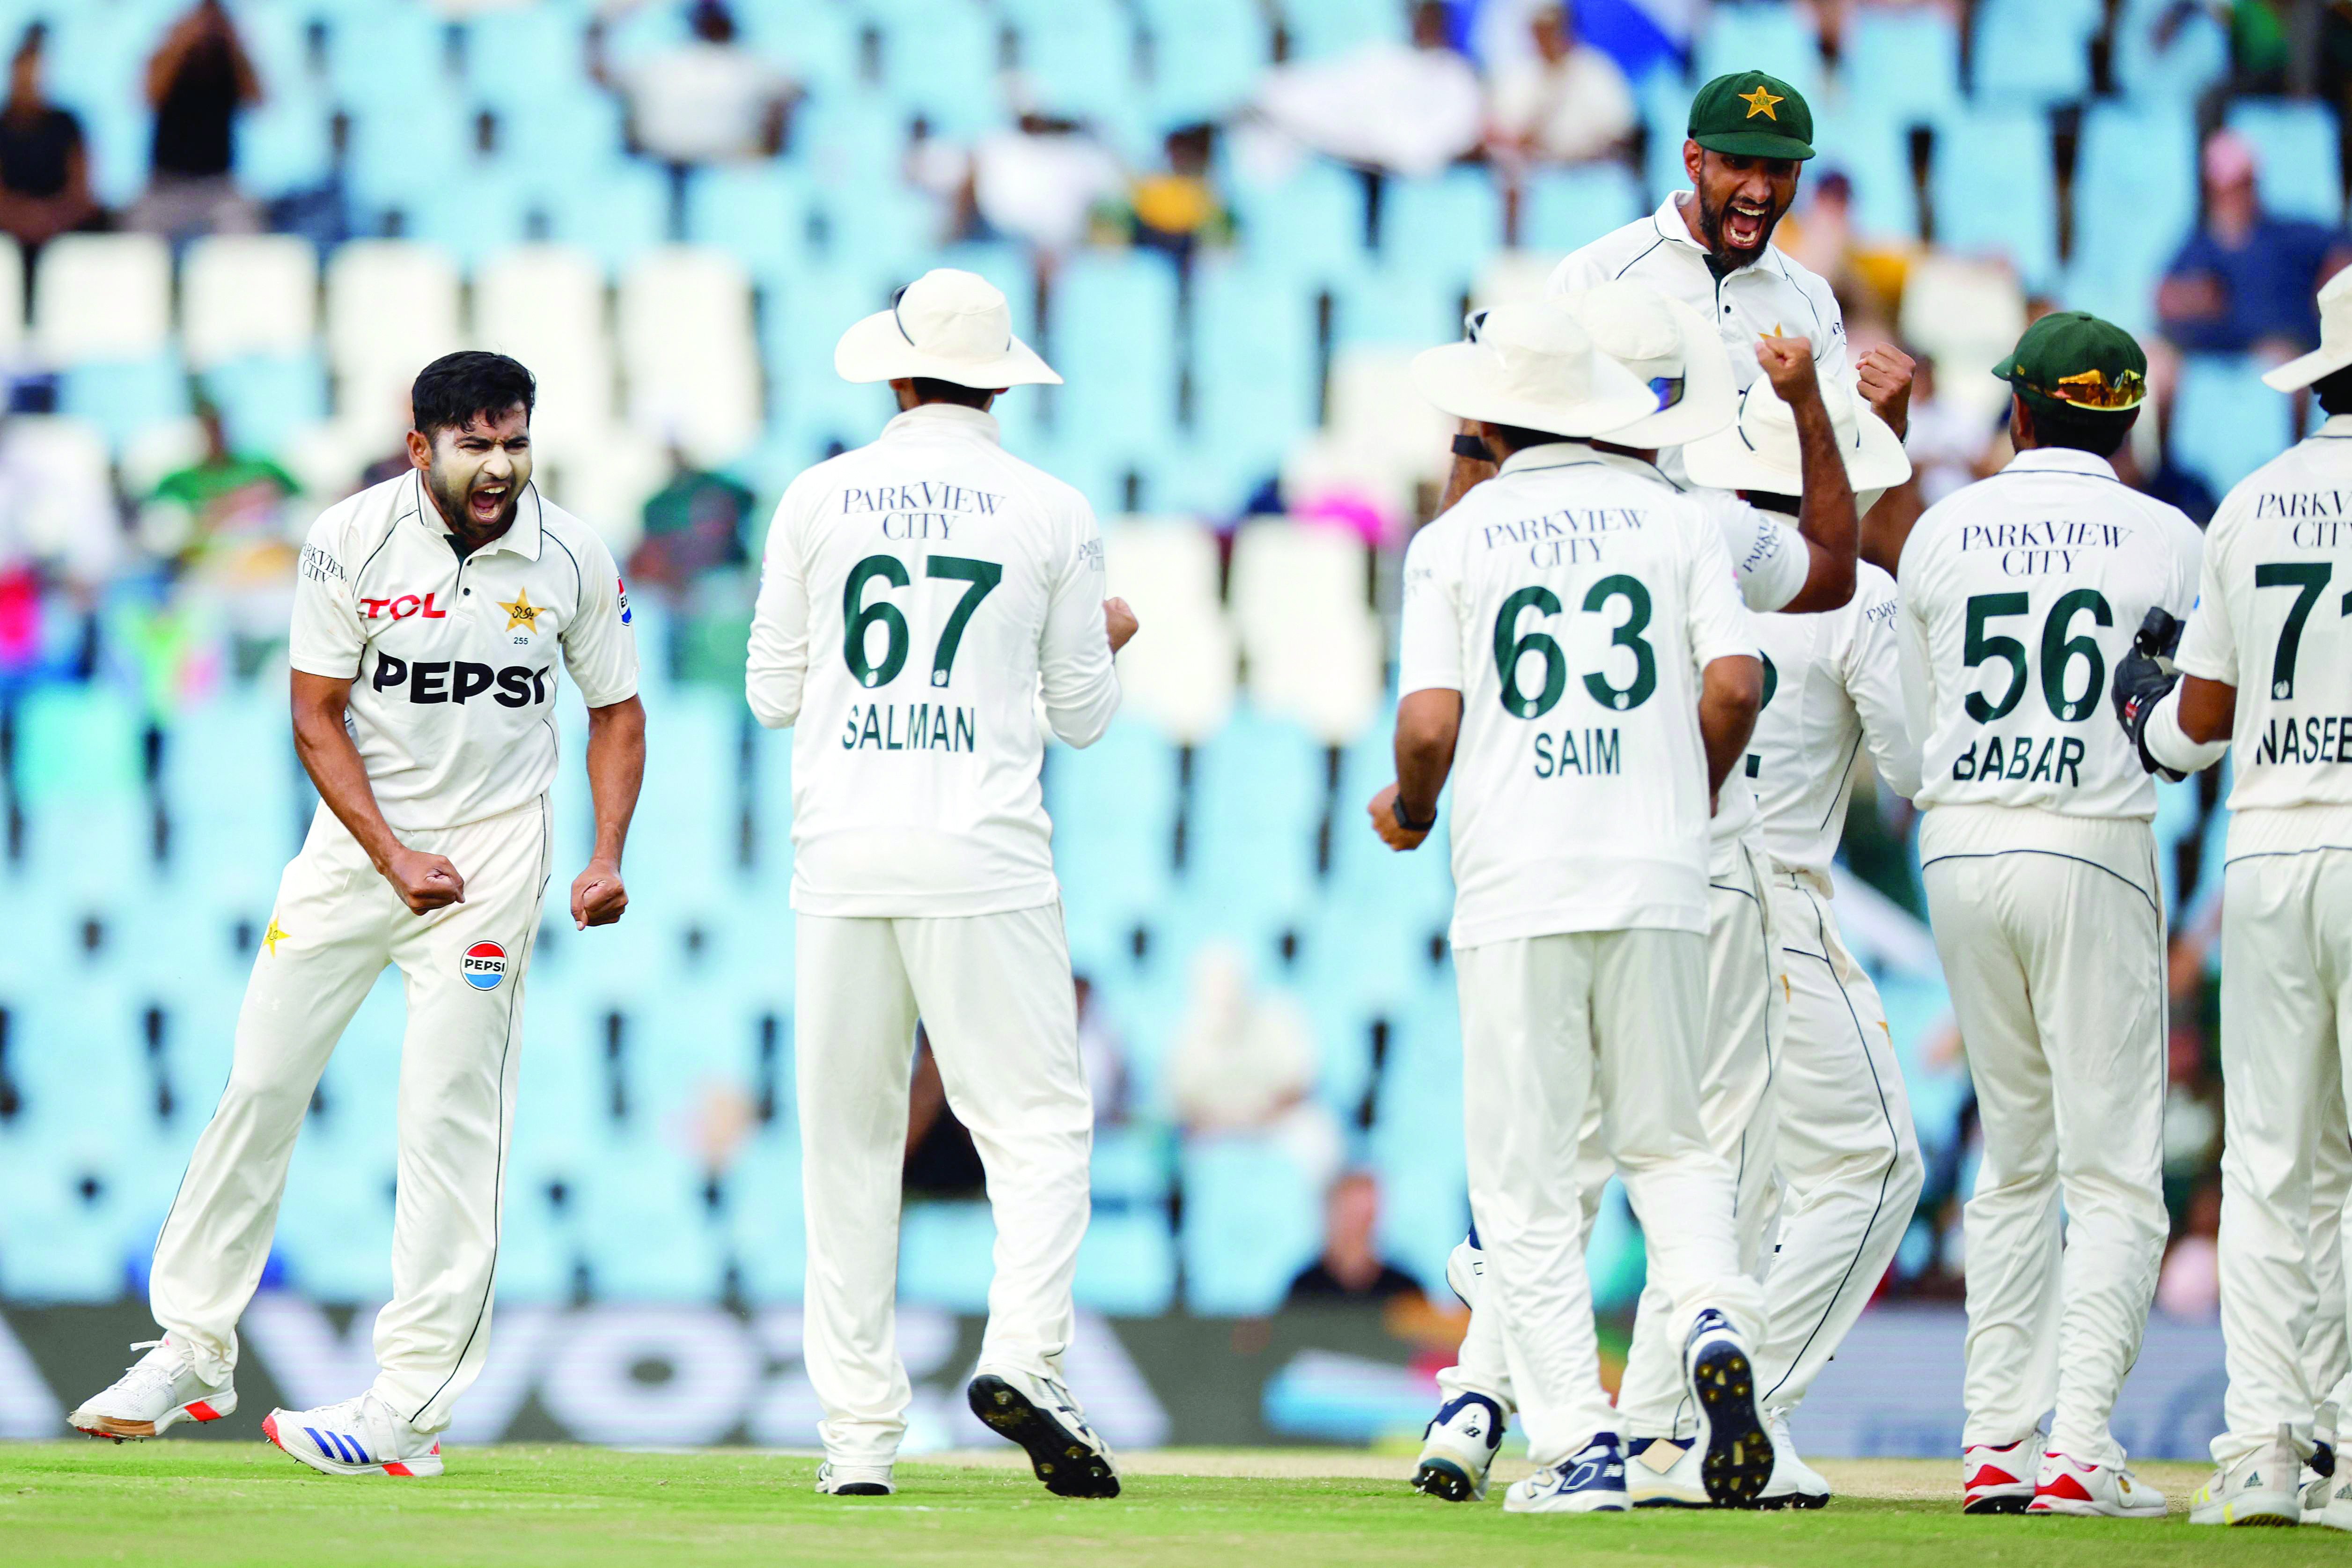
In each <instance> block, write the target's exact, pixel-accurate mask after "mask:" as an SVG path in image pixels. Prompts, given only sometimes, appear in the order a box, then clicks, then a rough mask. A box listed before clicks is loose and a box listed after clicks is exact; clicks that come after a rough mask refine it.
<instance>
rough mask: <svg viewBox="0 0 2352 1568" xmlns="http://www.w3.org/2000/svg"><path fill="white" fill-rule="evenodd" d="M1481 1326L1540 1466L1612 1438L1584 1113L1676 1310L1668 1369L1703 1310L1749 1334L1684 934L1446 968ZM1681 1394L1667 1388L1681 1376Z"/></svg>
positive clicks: (1591, 940) (1697, 982)
mask: <svg viewBox="0 0 2352 1568" xmlns="http://www.w3.org/2000/svg"><path fill="white" fill-rule="evenodd" d="M1454 972H1455V977H1456V980H1457V983H1458V985H1459V988H1460V994H1461V1008H1462V1056H1463V1080H1464V1089H1463V1108H1464V1118H1463V1120H1464V1124H1465V1135H1466V1140H1467V1145H1468V1151H1469V1175H1470V1207H1471V1213H1472V1215H1473V1216H1474V1218H1475V1224H1476V1225H1477V1227H1478V1233H1479V1239H1480V1241H1481V1242H1482V1243H1483V1244H1484V1247H1485V1251H1486V1277H1485V1283H1484V1286H1483V1288H1482V1290H1481V1294H1480V1309H1481V1310H1480V1311H1479V1312H1478V1314H1477V1316H1478V1317H1479V1318H1481V1319H1490V1318H1491V1320H1492V1323H1491V1327H1490V1329H1489V1332H1491V1333H1495V1334H1496V1337H1497V1338H1499V1340H1500V1342H1501V1347H1502V1353H1503V1360H1504V1363H1505V1367H1506V1370H1507V1383H1508V1385H1509V1388H1510V1389H1511V1390H1512V1391H1515V1392H1516V1394H1517V1405H1518V1407H1519V1409H1520V1411H1521V1412H1522V1418H1523V1421H1524V1423H1525V1429H1526V1432H1527V1438H1528V1457H1529V1458H1532V1459H1534V1460H1535V1462H1536V1463H1537V1464H1538V1465H1547V1464H1553V1463H1557V1462H1559V1461H1560V1460H1562V1459H1566V1458H1569V1457H1570V1456H1571V1455H1573V1454H1575V1453H1577V1452H1578V1451H1579V1450H1580V1449H1581V1448H1583V1447H1585V1445H1586V1444H1588V1443H1590V1442H1591V1440H1592V1438H1593V1436H1595V1435H1596V1434H1598V1433H1601V1432H1615V1431H1617V1430H1619V1423H1618V1419H1617V1415H1616V1413H1615V1412H1613V1411H1612V1410H1611V1408H1610V1406H1609V1396H1608V1394H1607V1392H1606V1391H1605V1390H1604V1389H1603V1388H1602V1387H1601V1361H1600V1352H1599V1346H1598V1344H1597V1342H1596V1341H1595V1339H1594V1335H1593V1325H1592V1295H1591V1282H1590V1281H1589V1280H1588V1279H1587V1278H1586V1276H1585V1272H1584V1245H1585V1236H1586V1229H1587V1226H1586V1219H1585V1206H1586V1205H1585V1203H1584V1201H1583V1199H1582V1197H1581V1195H1580V1187H1581V1185H1582V1184H1583V1183H1582V1180H1581V1178H1580V1175H1579V1174H1578V1160H1577V1152H1578V1145H1579V1143H1580V1140H1581V1138H1582V1135H1583V1131H1584V1128H1585V1124H1586V1120H1587V1117H1588V1114H1589V1112H1590V1110H1591V1108H1592V1107H1593V1106H1594V1105H1596V1104H1597V1105H1598V1106H1600V1107H1601V1113H1602V1119H1603V1121H1604V1123H1605V1125H1606V1127H1607V1140H1608V1145H1609V1152H1610V1154H1611V1156H1612V1159H1613V1161H1614V1163H1615V1165H1616V1169H1617V1172H1618V1174H1619V1175H1620V1176H1621V1177H1622V1180H1623V1181H1624V1184H1625V1190H1626V1194H1627V1195H1628V1196H1629V1197H1630V1198H1631V1199H1632V1200H1633V1211H1634V1213H1635V1214H1636V1215H1638V1216H1639V1217H1640V1219H1641V1221H1642V1226H1643V1235H1644V1236H1645V1237H1647V1238H1648V1242H1649V1264H1650V1283H1651V1286H1652V1287H1653V1288H1654V1289H1657V1290H1658V1291H1659V1292H1660V1294H1661V1296H1662V1298H1663V1299H1664V1300H1667V1301H1669V1302H1670V1303H1671V1311H1672V1313H1673V1322H1672V1324H1671V1325H1668V1327H1670V1328H1671V1330H1672V1339H1673V1350H1674V1352H1675V1356H1676V1360H1677V1362H1678V1361H1679V1352H1680V1351H1681V1348H1682V1342H1683V1339H1684V1337H1685V1335H1686V1334H1687V1332H1688V1330H1689V1325H1690V1321H1691V1318H1692V1316H1693V1315H1694V1314H1695V1313H1696V1312H1697V1311H1698V1310H1700V1309H1701V1308H1703V1307H1709V1306H1712V1307H1715V1308H1717V1309H1719V1310H1722V1311H1723V1312H1724V1313H1725V1314H1726V1315H1727V1316H1728V1317H1729V1318H1730V1319H1731V1320H1732V1321H1733V1323H1734V1325H1735V1326H1736V1327H1738V1329H1740V1331H1742V1332H1744V1333H1750V1334H1752V1333H1753V1332H1754V1331H1755V1330H1756V1328H1757V1327H1758V1326H1759V1323H1760V1321H1761V1307H1762V1301H1761V1298H1760V1296H1759V1292H1758V1290H1757V1287H1756V1282H1755V1280H1754V1279H1752V1278H1751V1277H1750V1276H1749V1275H1748V1272H1747V1271H1746V1270H1745V1269H1744V1268H1742V1267H1741V1262H1740V1258H1739V1247H1738V1240H1737V1238H1736V1237H1735V1236H1734V1233H1733V1221H1732V1203H1733V1192H1734V1182H1733V1174H1732V1170H1731V1167H1730V1164H1729V1163H1728V1162H1727V1161H1726V1160H1725V1159H1724V1158H1723V1157H1722V1156H1721V1155H1720V1154H1719V1153H1717V1151H1716V1149H1715V1147H1714V1145H1713V1143H1712V1142H1711V1141H1710V1139H1709V1137H1708V1135H1707V1131H1706V1127H1705V1125H1704V1124H1703V1122H1702V1121H1701V1118H1700V1115H1699V1079H1700V1076H1701V1073H1702V1071H1703V1069H1704V1064H1705V1058H1706V1050H1705V1047H1704V1042H1703V1036H1702V1031H1703V1027H1704V1025H1703V1018H1704V1004H1703V1001H1702V998H1703V997H1704V995H1705V985H1706V940H1705V939H1704V938H1702V937H1701V936H1700V935H1699V934H1698V933H1697V932H1696V931H1648V930H1643V931H1583V932H1576V933H1572V934H1564V935H1556V936H1539V937H1528V938H1522V939H1518V940H1515V941H1507V942H1486V943H1481V944H1480V945H1478V946H1476V947H1468V948H1463V949H1461V950H1459V951H1457V952H1455V954H1454ZM1676 1381H1677V1382H1679V1381H1680V1379H1679V1368H1678V1367H1677V1377H1676Z"/></svg>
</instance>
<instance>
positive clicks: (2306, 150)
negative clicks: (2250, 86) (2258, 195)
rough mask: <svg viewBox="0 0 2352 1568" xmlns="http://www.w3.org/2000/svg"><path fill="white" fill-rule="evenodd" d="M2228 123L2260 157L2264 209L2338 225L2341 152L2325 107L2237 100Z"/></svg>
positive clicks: (2341, 215) (2341, 205)
mask: <svg viewBox="0 0 2352 1568" xmlns="http://www.w3.org/2000/svg"><path fill="white" fill-rule="evenodd" d="M2229 124H2230V129H2231V130H2232V131H2235V132H2238V134H2240V135H2241V136H2243V137H2245V138H2246V139H2247V140H2249V141H2251V142H2253V144H2254V147H2255V149H2256V151H2257V153H2259V155H2260V157H2261V160H2262V175H2261V188H2262V197H2263V205H2264V206H2266V207H2268V208H2270V210H2271V211H2273V212H2274V213H2278V214H2281V215H2283V216H2290V217H2303V218H2310V219H2312V220H2313V221H2314V222H2316V223H2325V224H2337V223H2341V222H2343V221H2344V163H2343V148H2342V144H2341V142H2339V141H2338V140H2337V136H2336V115H2335V113H2334V111H2333V110H2330V109H2329V108H2328V107H2327V105H2326V104H2325V103H2322V102H2320V101H2318V100H2304V101H2299V102H2298V101H2290V100H2280V99H2242V100H2239V101H2238V102H2236V103H2233V104H2231V106H2230V114H2229Z"/></svg>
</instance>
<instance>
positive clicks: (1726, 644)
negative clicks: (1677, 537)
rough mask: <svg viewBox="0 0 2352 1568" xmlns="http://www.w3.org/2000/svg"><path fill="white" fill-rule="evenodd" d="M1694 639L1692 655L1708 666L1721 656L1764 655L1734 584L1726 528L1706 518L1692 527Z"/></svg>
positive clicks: (1691, 599) (1691, 633)
mask: <svg viewBox="0 0 2352 1568" xmlns="http://www.w3.org/2000/svg"><path fill="white" fill-rule="evenodd" d="M1692 534H1693V543H1694V545H1695V548H1694V549H1693V551H1692V552H1691V563H1690V579H1689V596H1690V643H1691V659H1692V662H1693V663H1695V664H1696V666H1697V667H1698V668H1701V669H1705V668H1706V667H1707V666H1708V665H1710V664H1713V663H1714V662H1715V661H1716V660H1717V659H1718V658H1743V657H1744V658H1759V657H1761V656H1760V655H1759V651H1758V649H1757V646H1756V630H1755V628H1754V627H1753V626H1750V625H1749V624H1748V606H1747V605H1744V604H1742V603H1741V602H1740V598H1739V591H1738V588H1737V587H1735V586H1734V585H1733V572H1732V566H1731V552H1729V551H1727V550H1726V549H1725V548H1724V545H1723V533H1722V531H1721V530H1719V529H1717V527H1716V526H1715V525H1714V524H1713V523H1712V522H1710V521H1707V520H1706V518H1700V519H1699V520H1698V526H1697V527H1696V528H1695V529H1693V530H1692Z"/></svg>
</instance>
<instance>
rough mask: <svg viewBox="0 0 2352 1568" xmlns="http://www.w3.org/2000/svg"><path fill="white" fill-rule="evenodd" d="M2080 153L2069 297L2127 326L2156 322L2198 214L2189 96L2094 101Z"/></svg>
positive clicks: (2078, 307) (2076, 304) (2134, 328)
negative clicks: (2159, 289)
mask: <svg viewBox="0 0 2352 1568" xmlns="http://www.w3.org/2000/svg"><path fill="white" fill-rule="evenodd" d="M2078 149H2079V150H2078V152H2077V153H2076V154H2075V160H2076V161H2075V174H2074V258H2073V259H2072V261H2071V262H2070V264H2069V266H2068V268H2067V274H2066V292H2065V300H2066V303H2067V304H2068V305H2069V306H2071V307H2072V308H2074V309H2076V310H2089V311H2091V312H2092V313H2093V314H2095V315H2099V316H2104V317H2105V318H2106V319H2107V320H2109V321H2114V322H2116V324H2117V325H2119V326H2122V327H2124V328H2125V329H2126V330H2127V331H2134V332H2142V331H2148V330H2150V329H2151V328H2152V327H2153V326H2154V325H2155V310H2156V285H2157V282H2158V279H2161V278H2162V277H2163V275H2164V269H2165V268H2167V267H2168V266H2169V265H2170V263H2171V260H2172V258H2173V257H2174V255H2176V254H2177V253H2178V252H2179V248H2180V246H2181V243H2182V242H2183V241H2184V240H2186V239H2187V238H2188V237H2189V231H2190V229H2191V228H2192V227H2193V226H2195V224H2196V221H2197V135H2196V129H2195V125H2194V123H2193V122H2192V121H2191V119H2190V115H2189V109H2188V106H2187V105H2158V104H2147V105H2145V106H2135V105H2130V104H2126V103H2119V102H2118V103H2095V104H2093V105H2092V106H2091V108H2090V109H2089V110H2088V111H2087V112H2085V113H2084V116H2083V130H2082V139H2081V141H2080V142H2079V143H2078Z"/></svg>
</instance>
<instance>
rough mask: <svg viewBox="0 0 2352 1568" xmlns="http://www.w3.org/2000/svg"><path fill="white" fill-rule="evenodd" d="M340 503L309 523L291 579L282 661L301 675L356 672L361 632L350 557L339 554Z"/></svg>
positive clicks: (363, 642)
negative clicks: (290, 623)
mask: <svg viewBox="0 0 2352 1568" xmlns="http://www.w3.org/2000/svg"><path fill="white" fill-rule="evenodd" d="M341 512H342V509H341V508H334V509H331V510H329V511H328V512H327V513H326V514H325V515H323V516H321V517H320V519H319V521H316V522H314V523H312V524H311V525H310V537H309V538H307V539H305V540H304V541H303V542H302V560H301V564H300V565H299V567H298V568H297V569H296V570H297V574H296V576H295V579H294V623H293V626H292V629H291V631H290V633H289V637H288V646H287V658H288V662H289V663H290V664H291V665H293V667H294V668H296V669H299V670H300V671H301V672H302V673H303V674H305V675H320V676H325V677H327V678H328V679H334V680H351V679H356V678H357V677H358V675H359V672H360V655H361V654H362V653H363V652H365V651H366V649H367V632H366V629H365V628H364V627H362V626H361V625H360V611H359V605H358V602H357V601H356V599H355V598H354V597H353V595H352V565H353V563H349V562H346V561H345V560H344V559H343V542H342V533H343V526H342V524H343V518H342V515H341Z"/></svg>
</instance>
